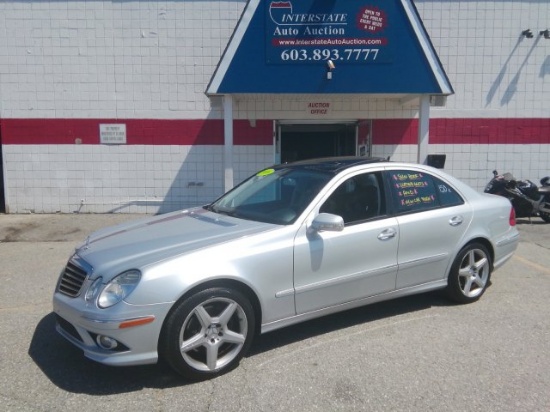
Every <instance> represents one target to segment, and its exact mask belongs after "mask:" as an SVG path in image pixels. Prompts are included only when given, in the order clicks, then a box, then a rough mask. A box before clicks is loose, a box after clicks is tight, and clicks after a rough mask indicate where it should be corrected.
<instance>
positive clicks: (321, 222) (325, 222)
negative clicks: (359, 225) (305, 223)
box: [311, 213, 344, 232]
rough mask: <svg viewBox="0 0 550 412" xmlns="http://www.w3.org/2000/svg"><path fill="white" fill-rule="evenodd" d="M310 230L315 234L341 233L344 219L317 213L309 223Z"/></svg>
mask: <svg viewBox="0 0 550 412" xmlns="http://www.w3.org/2000/svg"><path fill="white" fill-rule="evenodd" d="M311 229H313V230H315V231H316V232H323V231H327V232H341V231H342V230H344V219H342V216H338V215H333V214H331V213H319V214H318V215H317V217H316V218H315V219H313V222H311Z"/></svg>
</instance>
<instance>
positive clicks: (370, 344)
mask: <svg viewBox="0 0 550 412" xmlns="http://www.w3.org/2000/svg"><path fill="white" fill-rule="evenodd" d="M141 217H142V216H140V215H123V214H109V215H93V214H89V215H88V214H70V215H32V214H29V215H0V282H1V285H2V287H1V288H0V314H1V315H2V316H1V317H0V336H1V337H2V339H3V342H2V344H1V345H0V371H1V373H0V410H1V411H75V410H78V411H80V412H85V411H98V410H116V411H136V410H139V411H176V410H177V411H194V412H202V411H205V412H206V411H255V412H256V411H300V412H302V411H304V412H306V411H468V412H470V411H484V412H486V411H513V412H517V411H548V410H550V390H549V388H550V345H549V340H550V254H549V249H550V225H547V224H543V223H542V221H540V219H533V220H532V221H531V222H529V221H528V220H520V221H519V224H518V228H519V230H520V233H521V242H520V245H519V248H518V251H517V252H516V254H515V256H514V257H513V258H512V260H510V261H509V262H508V263H507V264H506V265H505V266H504V267H503V268H501V269H499V270H498V271H496V272H495V273H494V275H493V281H492V285H491V286H490V287H489V289H488V290H487V292H486V293H485V295H484V296H483V298H482V299H481V300H480V301H479V302H476V303H474V304H470V305H455V304H452V303H450V302H448V301H447V300H446V299H444V298H443V297H442V296H441V295H440V294H438V293H429V294H424V295H417V296H412V297H407V298H403V299H399V300H395V301H390V302H384V303H379V304H375V305H371V306H366V307H363V308H359V309H355V310H351V311H348V312H345V313H340V314H337V315H332V316H328V317H325V318H322V319H318V320H314V321H310V322H306V323H302V324H300V325H295V326H292V327H289V328H286V329H283V330H279V331H276V332H272V333H270V334H267V335H263V336H261V337H259V338H258V339H257V340H256V341H255V342H254V344H253V347H252V350H251V353H250V354H249V355H248V356H247V357H245V358H244V359H243V360H242V361H241V364H240V366H239V367H238V368H237V369H235V370H234V371H232V372H230V373H228V374H226V375H224V376H221V377H219V378H217V379H214V380H210V381H206V382H200V383H188V382H185V381H184V380H183V379H181V378H180V377H178V376H177V375H175V374H174V373H172V372H171V371H170V370H167V369H165V368H162V367H159V366H157V365H150V366H140V367H127V368H114V367H107V366H103V365H99V364H97V363H94V362H92V361H89V360H87V359H85V358H84V357H83V356H82V354H81V352H80V351H79V350H78V349H76V348H74V347H73V346H71V345H70V344H69V343H67V342H65V341H64V340H63V339H62V338H61V337H60V336H58V335H57V334H56V333H55V331H54V325H55V321H54V316H53V315H52V312H51V310H52V307H51V298H52V294H53V289H54V286H55V283H56V280H57V277H58V274H59V272H60V271H61V269H62V268H63V266H64V264H65V262H66V260H67V258H68V257H69V256H70V254H71V253H72V251H73V250H74V247H75V246H76V245H77V244H78V243H79V242H81V241H83V240H84V239H85V237H86V235H87V234H88V233H89V232H91V231H93V230H95V229H97V228H100V227H104V226H108V225H112V224H116V223H118V222H122V221H127V220H132V219H139V218H141Z"/></svg>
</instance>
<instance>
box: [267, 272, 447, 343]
mask: <svg viewBox="0 0 550 412" xmlns="http://www.w3.org/2000/svg"><path fill="white" fill-rule="evenodd" d="M446 286H447V279H446V278H445V279H441V280H437V281H434V282H428V283H423V284H421V285H416V286H411V287H407V288H403V289H399V290H394V291H391V292H387V293H382V294H380V295H375V296H370V297H368V298H364V299H358V300H354V301H351V302H346V303H342V304H339V305H335V306H331V307H328V308H323V309H319V310H316V311H313V312H308V313H302V314H300V315H296V316H291V317H289V318H285V319H281V320H277V321H275V322H270V323H265V324H263V325H262V327H261V331H260V333H262V334H263V333H267V332H271V331H274V330H277V329H281V328H284V327H287V326H290V325H294V324H296V323H300V322H305V321H307V320H311V319H315V318H319V317H321V316H326V315H330V314H333V313H338V312H342V311H344V310H349V309H353V308H358V307H361V306H365V305H370V304H372V303H377V302H383V301H385V300H390V299H395V298H400V297H403V296H409V295H415V294H418V293H423V292H429V291H432V290H437V289H443V288H444V287H446Z"/></svg>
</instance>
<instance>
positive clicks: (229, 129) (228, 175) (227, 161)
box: [223, 94, 233, 192]
mask: <svg viewBox="0 0 550 412" xmlns="http://www.w3.org/2000/svg"><path fill="white" fill-rule="evenodd" d="M223 136H224V141H223V165H224V189H225V191H226V192H227V191H228V190H230V189H232V188H233V97H232V96H231V95H227V94H226V95H224V96H223Z"/></svg>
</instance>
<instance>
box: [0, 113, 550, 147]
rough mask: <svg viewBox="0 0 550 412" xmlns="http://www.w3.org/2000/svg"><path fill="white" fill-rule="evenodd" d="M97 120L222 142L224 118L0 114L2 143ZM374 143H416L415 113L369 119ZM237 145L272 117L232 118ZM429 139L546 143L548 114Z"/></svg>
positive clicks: (136, 135) (45, 138)
mask: <svg viewBox="0 0 550 412" xmlns="http://www.w3.org/2000/svg"><path fill="white" fill-rule="evenodd" d="M100 124H126V135H127V144H128V145H223V143H224V137H223V120H221V119H213V120H210V119H198V120H197V119H195V120H189V119H188V120H155V119H1V120H0V136H1V142H2V144H5V145H8V144H75V143H76V141H77V139H80V142H81V143H82V144H99V143H100V141H99V125H100ZM372 129H373V130H372V136H373V144H387V145H400V144H416V143H417V140H418V120H417V119H378V120H373V122H372ZM233 134H234V138H233V141H234V144H235V145H261V146H264V145H268V146H269V145H272V144H273V122H272V121H271V120H257V121H256V122H255V123H254V124H253V125H252V124H251V123H250V122H249V121H248V120H235V121H234V122H233ZM430 143H432V144H497V143H498V144H550V118H539V119H431V120H430Z"/></svg>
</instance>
